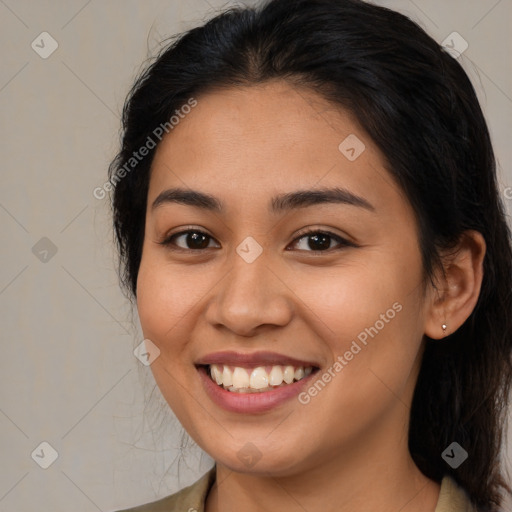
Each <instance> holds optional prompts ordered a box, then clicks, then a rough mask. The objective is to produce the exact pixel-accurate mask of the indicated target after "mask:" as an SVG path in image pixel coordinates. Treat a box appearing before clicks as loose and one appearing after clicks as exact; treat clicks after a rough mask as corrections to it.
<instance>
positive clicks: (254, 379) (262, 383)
mask: <svg viewBox="0 0 512 512" xmlns="http://www.w3.org/2000/svg"><path fill="white" fill-rule="evenodd" d="M249 387H251V388H252V389H263V388H268V375H267V372H266V371H265V368H262V367H259V368H254V370H253V371H252V373H251V379H250V381H249Z"/></svg>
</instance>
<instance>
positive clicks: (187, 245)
mask: <svg viewBox="0 0 512 512" xmlns="http://www.w3.org/2000/svg"><path fill="white" fill-rule="evenodd" d="M178 240H181V241H182V242H181V243H182V244H184V246H183V245H179V244H178V243H176V242H177V241H178ZM212 240H213V238H212V237H211V236H210V235H208V234H207V233H204V232H203V231H200V230H198V229H189V230H186V231H180V232H179V233H175V234H174V235H171V236H168V237H166V238H165V239H164V240H162V241H161V242H158V243H159V244H160V245H165V246H175V247H172V249H175V248H176V249H177V250H180V249H182V250H184V251H187V250H202V249H208V248H210V247H209V243H210V241H212ZM217 247H218V246H217Z"/></svg>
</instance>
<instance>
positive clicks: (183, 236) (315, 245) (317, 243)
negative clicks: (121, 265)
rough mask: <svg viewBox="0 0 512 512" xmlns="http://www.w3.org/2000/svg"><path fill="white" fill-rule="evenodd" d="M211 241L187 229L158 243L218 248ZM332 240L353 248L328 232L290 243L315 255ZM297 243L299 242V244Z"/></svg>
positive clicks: (306, 234) (185, 248) (196, 248)
mask: <svg viewBox="0 0 512 512" xmlns="http://www.w3.org/2000/svg"><path fill="white" fill-rule="evenodd" d="M179 240H181V242H178V241H179ZM213 240H214V238H213V237H211V236H210V235H208V234H207V233H205V232H204V231H201V230H199V229H188V230H185V231H180V232H179V233H175V234H173V235H170V236H168V237H166V238H165V239H164V240H162V241H161V242H158V243H159V244H160V245H164V246H168V247H169V248H171V249H173V250H183V251H201V250H204V249H211V248H212V247H216V248H218V247H220V246H219V245H218V244H217V245H216V246H215V245H214V246H211V245H210V242H212V241H213ZM302 240H305V242H301V241H302ZM333 240H334V241H335V242H337V243H338V249H341V248H343V247H355V245H354V244H353V243H351V242H349V241H348V240H345V239H344V238H342V237H341V236H339V235H335V234H334V233H331V232H329V231H320V230H310V231H306V232H303V233H302V234H301V235H300V236H299V237H298V238H296V239H295V240H294V241H293V242H292V244H291V246H294V245H300V243H302V247H299V250H301V251H306V252H316V253H318V252H327V251H329V250H331V249H332V246H331V243H332V241H333ZM297 242H299V244H298V243H297ZM180 244H181V245H180ZM308 248H309V250H308Z"/></svg>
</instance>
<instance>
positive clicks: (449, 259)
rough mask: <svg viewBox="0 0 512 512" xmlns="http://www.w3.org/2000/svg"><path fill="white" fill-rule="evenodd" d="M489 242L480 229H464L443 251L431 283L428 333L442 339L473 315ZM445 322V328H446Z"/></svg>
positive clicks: (429, 335)
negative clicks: (450, 246)
mask: <svg viewBox="0 0 512 512" xmlns="http://www.w3.org/2000/svg"><path fill="white" fill-rule="evenodd" d="M485 251H486V244H485V240H484V238H483V236H482V235H481V233H479V232H478V231H473V230H468V231H465V232H464V233H463V234H462V235H461V237H460V239H459V243H458V244H457V246H456V247H455V248H454V249H452V250H450V251H449V252H446V253H445V254H442V255H441V259H442V266H443V268H441V269H438V270H437V271H436V274H435V279H434V282H435V285H436V286H435V288H434V287H433V286H432V287H431V293H430V294H429V295H430V301H429V311H428V312H427V316H426V324H425V334H426V335H427V336H428V337H429V338H433V339H441V338H444V337H445V336H448V335H449V334H452V333H454V332H455V331H456V330H457V329H458V328H459V327H460V326H461V325H462V324H463V323H464V322H465V321H466V320H467V318H468V317H469V316H470V315H471V313H472V311H473V309H474V308H475V306H476V303H477V301H478V296H479V295H480V288H481V286H482V279H483V261H484V256H485ZM443 325H446V330H443Z"/></svg>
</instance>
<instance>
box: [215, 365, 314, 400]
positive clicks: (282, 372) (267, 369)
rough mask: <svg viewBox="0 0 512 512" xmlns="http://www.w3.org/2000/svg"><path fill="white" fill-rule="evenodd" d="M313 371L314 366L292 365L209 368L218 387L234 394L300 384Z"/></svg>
mask: <svg viewBox="0 0 512 512" xmlns="http://www.w3.org/2000/svg"><path fill="white" fill-rule="evenodd" d="M312 371H313V367H312V366H306V367H303V366H298V367H295V366H291V365H286V366H281V365H273V366H258V367H256V368H243V367H240V366H235V367H232V366H228V365H218V364H212V365H208V367H207V373H208V376H209V377H210V378H211V379H212V380H213V381H214V382H215V383H216V384H217V385H218V386H221V387H222V388H223V389H225V390H227V391H231V392H233V393H264V392H267V391H271V390H273V389H275V388H278V387H283V386H287V385H289V384H292V383H293V382H298V381H300V380H302V379H303V378H304V377H307V376H308V375H310V374H311V373H312Z"/></svg>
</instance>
